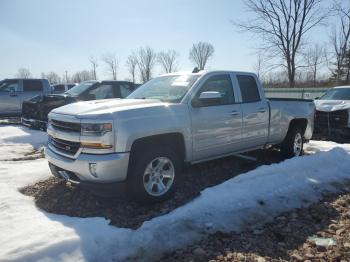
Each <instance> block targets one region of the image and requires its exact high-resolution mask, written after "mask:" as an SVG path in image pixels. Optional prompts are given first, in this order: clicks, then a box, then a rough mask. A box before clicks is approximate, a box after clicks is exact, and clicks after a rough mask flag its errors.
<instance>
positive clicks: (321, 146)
mask: <svg viewBox="0 0 350 262" xmlns="http://www.w3.org/2000/svg"><path fill="white" fill-rule="evenodd" d="M335 147H338V148H342V149H344V150H345V151H347V152H348V153H350V144H338V143H335V142H330V141H316V140H311V141H310V142H309V143H307V144H305V147H304V151H305V152H306V153H309V154H314V153H318V152H324V151H329V150H331V149H333V148H335Z"/></svg>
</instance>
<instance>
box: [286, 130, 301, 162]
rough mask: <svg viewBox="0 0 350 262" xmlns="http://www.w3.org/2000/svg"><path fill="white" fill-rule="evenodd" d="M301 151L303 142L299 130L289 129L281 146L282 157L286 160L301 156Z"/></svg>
mask: <svg viewBox="0 0 350 262" xmlns="http://www.w3.org/2000/svg"><path fill="white" fill-rule="evenodd" d="M303 149H304V140H303V132H302V130H301V128H299V127H294V128H292V129H290V130H289V131H288V133H287V136H286V138H285V139H284V141H283V143H282V146H281V152H282V154H283V156H284V157H286V158H292V157H298V156H301V155H302V154H303Z"/></svg>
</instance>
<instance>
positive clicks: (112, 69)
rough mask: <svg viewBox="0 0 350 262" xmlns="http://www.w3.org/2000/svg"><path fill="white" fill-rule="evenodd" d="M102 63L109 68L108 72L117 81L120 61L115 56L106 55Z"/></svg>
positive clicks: (111, 54)
mask: <svg viewBox="0 0 350 262" xmlns="http://www.w3.org/2000/svg"><path fill="white" fill-rule="evenodd" d="M102 61H103V62H105V64H106V66H107V72H108V73H109V74H110V75H111V76H112V79H113V80H117V69H118V60H117V57H116V55H115V54H113V53H106V54H105V55H103V56H102Z"/></svg>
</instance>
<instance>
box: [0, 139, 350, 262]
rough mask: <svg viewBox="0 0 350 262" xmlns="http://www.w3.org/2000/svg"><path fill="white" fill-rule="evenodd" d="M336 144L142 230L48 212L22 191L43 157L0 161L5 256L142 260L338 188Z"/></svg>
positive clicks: (212, 192) (319, 145)
mask: <svg viewBox="0 0 350 262" xmlns="http://www.w3.org/2000/svg"><path fill="white" fill-rule="evenodd" d="M0 145H1V144H0ZM338 146H339V145H338V144H333V143H330V142H311V144H310V152H311V153H315V154H313V155H309V156H304V157H300V158H294V159H290V160H286V161H284V162H281V163H279V164H273V165H270V166H261V167H259V168H257V169H255V170H253V171H250V172H248V173H245V174H241V175H239V176H237V177H234V178H232V179H230V180H228V181H226V182H224V183H222V184H220V185H217V186H214V187H211V188H207V189H205V190H204V191H202V192H201V195H200V196H199V197H197V198H196V199H194V200H193V201H191V202H190V203H188V204H186V205H184V206H182V207H179V208H177V209H175V210H173V211H172V212H170V213H169V214H166V215H163V216H160V217H156V218H154V219H152V220H150V221H146V222H144V223H143V225H142V226H141V227H140V228H139V229H137V230H132V229H125V228H117V227H114V226H110V225H108V223H109V221H108V220H106V219H104V218H75V217H67V216H62V215H55V214H48V213H46V212H43V211H41V210H39V209H38V208H37V207H36V206H35V204H34V202H33V199H32V198H30V197H27V196H24V195H22V194H21V193H19V192H18V188H20V187H23V186H24V185H27V184H31V183H34V182H36V181H37V180H39V179H44V178H46V177H48V176H50V172H49V169H48V166H47V163H46V161H45V160H44V159H40V160H34V161H22V162H16V163H13V162H0V192H1V198H0V217H1V219H0V261H3V260H11V261H12V260H15V261H24V260H25V261H125V260H127V259H130V260H140V261H145V260H152V259H156V258H157V256H159V255H160V254H161V253H163V252H166V251H170V250H174V249H175V248H179V247H182V246H185V245H187V244H189V243H191V242H193V241H195V240H198V239H199V238H200V237H202V236H203V235H204V234H207V233H209V232H214V231H216V230H223V231H231V230H236V231H240V230H243V229H244V228H245V227H247V226H250V225H251V224H253V225H254V224H256V223H262V222H266V221H268V220H270V219H272V218H273V216H274V215H277V214H279V213H280V212H284V211H287V210H290V209H293V208H296V207H300V206H302V205H305V201H308V203H311V202H313V201H316V200H318V199H319V198H320V197H321V192H322V191H324V190H336V188H335V187H334V183H333V182H342V181H344V180H345V179H350V155H349V152H350V150H349V149H350V148H348V147H349V146H348V145H340V146H341V147H343V148H335V147H338ZM308 147H309V146H308ZM321 151H326V152H321ZM317 152H319V153H317ZM335 163H336V165H335Z"/></svg>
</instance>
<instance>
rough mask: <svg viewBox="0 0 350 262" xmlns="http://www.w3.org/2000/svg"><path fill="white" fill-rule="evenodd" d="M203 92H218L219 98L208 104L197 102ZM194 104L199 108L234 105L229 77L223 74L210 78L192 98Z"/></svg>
mask: <svg viewBox="0 0 350 262" xmlns="http://www.w3.org/2000/svg"><path fill="white" fill-rule="evenodd" d="M203 92H219V93H220V95H221V98H220V99H217V100H215V101H211V102H210V103H204V104H203V102H201V101H200V100H199V96H200V94H201V93H203ZM194 102H195V103H196V104H197V105H199V106H200V107H205V106H219V105H230V104H234V102H235V97H234V93H233V86H232V82H231V78H230V76H229V75H226V74H225V75H216V76H212V77H210V78H209V79H208V80H206V81H205V82H204V84H203V85H202V87H201V88H200V90H199V92H198V93H197V95H196V96H195V98H194ZM198 103H199V104H198Z"/></svg>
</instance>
